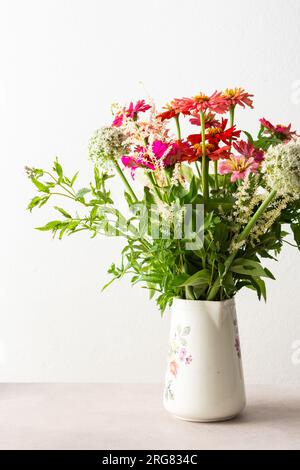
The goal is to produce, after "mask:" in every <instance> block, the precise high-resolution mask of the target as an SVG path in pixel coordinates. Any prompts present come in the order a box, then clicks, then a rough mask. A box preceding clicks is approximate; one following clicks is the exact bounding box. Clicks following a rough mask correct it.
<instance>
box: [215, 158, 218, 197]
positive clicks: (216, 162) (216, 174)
mask: <svg viewBox="0 0 300 470" xmlns="http://www.w3.org/2000/svg"><path fill="white" fill-rule="evenodd" d="M214 170H215V183H216V189H217V190H219V174H218V160H215V161H214Z"/></svg>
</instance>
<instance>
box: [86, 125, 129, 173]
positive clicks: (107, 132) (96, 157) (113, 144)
mask: <svg viewBox="0 0 300 470" xmlns="http://www.w3.org/2000/svg"><path fill="white" fill-rule="evenodd" d="M126 140H127V137H126V136H125V134H124V133H123V131H122V130H121V129H119V128H118V127H101V128H100V129H97V130H96V132H95V133H94V134H93V135H92V137H91V139H90V141H89V146H88V152H89V158H90V159H91V160H92V162H93V163H94V164H96V165H99V166H101V167H102V168H103V169H104V170H111V169H112V167H113V163H114V161H116V160H117V159H118V158H120V157H121V156H122V155H125V154H126V153H128V151H129V149H130V148H129V145H128V143H127V142H126Z"/></svg>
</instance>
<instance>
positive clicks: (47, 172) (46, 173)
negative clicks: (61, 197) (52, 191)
mask: <svg viewBox="0 0 300 470" xmlns="http://www.w3.org/2000/svg"><path fill="white" fill-rule="evenodd" d="M44 173H45V175H48V176H50V178H52V179H53V181H55V183H56V184H57V185H58V186H60V187H61V188H62V189H63V190H64V191H66V192H67V193H69V194H70V195H71V196H73V197H74V196H75V193H74V190H73V189H72V191H73V192H72V191H70V190H69V189H68V188H66V187H65V186H64V185H63V184H62V183H59V181H58V180H57V179H56V178H55V177H54V176H53V175H52V174H51V173H49V171H45V172H44Z"/></svg>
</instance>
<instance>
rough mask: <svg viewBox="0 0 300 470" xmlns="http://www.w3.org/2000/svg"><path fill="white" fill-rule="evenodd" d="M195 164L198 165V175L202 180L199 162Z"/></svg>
mask: <svg viewBox="0 0 300 470" xmlns="http://www.w3.org/2000/svg"><path fill="white" fill-rule="evenodd" d="M195 166H196V170H197V173H198V176H199V178H200V180H201V171H200V168H199V165H198V162H195Z"/></svg>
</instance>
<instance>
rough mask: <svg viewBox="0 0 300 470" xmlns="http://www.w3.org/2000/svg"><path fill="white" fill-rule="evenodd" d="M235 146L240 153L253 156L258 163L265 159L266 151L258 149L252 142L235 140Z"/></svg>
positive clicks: (244, 155)
mask: <svg viewBox="0 0 300 470" xmlns="http://www.w3.org/2000/svg"><path fill="white" fill-rule="evenodd" d="M233 147H234V148H235V150H236V151H237V152H238V154H239V155H241V156H243V157H246V158H250V157H253V158H254V160H255V161H256V162H258V163H261V162H262V161H263V159H264V152H263V151H262V150H259V149H256V148H255V147H254V145H252V144H251V143H250V142H245V141H244V140H240V141H239V142H233Z"/></svg>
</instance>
